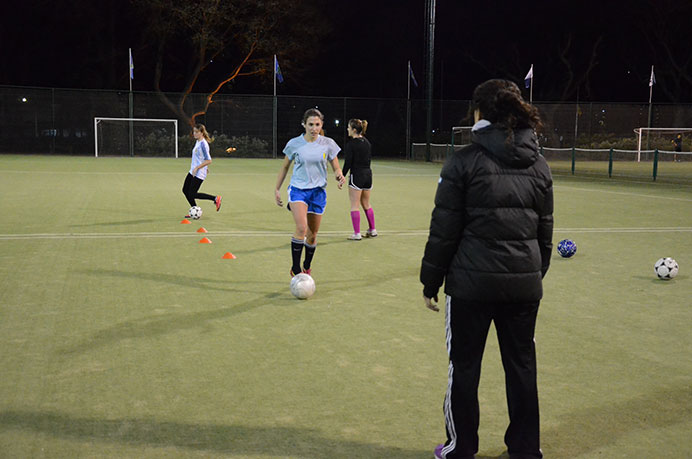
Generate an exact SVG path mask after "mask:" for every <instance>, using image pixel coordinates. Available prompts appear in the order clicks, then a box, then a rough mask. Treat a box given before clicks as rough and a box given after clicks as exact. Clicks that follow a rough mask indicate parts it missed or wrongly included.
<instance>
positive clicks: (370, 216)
mask: <svg viewBox="0 0 692 459" xmlns="http://www.w3.org/2000/svg"><path fill="white" fill-rule="evenodd" d="M365 216H366V217H368V225H369V226H370V230H374V229H375V211H374V210H372V207H371V208H369V209H368V210H366V211H365Z"/></svg>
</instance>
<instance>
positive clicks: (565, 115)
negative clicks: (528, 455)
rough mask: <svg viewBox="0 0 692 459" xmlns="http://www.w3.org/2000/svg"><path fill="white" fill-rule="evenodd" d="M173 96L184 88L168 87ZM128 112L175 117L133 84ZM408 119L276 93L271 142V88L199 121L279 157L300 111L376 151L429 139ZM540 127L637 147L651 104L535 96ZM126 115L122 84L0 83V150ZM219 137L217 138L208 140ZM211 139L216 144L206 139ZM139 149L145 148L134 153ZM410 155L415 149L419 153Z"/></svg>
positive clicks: (56, 139) (80, 133) (442, 129)
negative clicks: (354, 133) (109, 87)
mask: <svg viewBox="0 0 692 459" xmlns="http://www.w3.org/2000/svg"><path fill="white" fill-rule="evenodd" d="M166 96H167V97H168V99H169V100H172V101H178V100H180V98H181V94H174V93H173V94H166ZM132 100H133V104H132V109H133V112H132V117H134V118H157V119H158V118H166V119H170V118H175V115H174V113H173V111H172V110H171V109H170V108H169V107H168V106H167V105H166V104H165V103H164V101H163V98H162V97H161V95H159V94H157V93H151V92H134V93H133V98H132ZM205 102H206V95H205V94H190V95H188V96H187V98H186V101H185V104H184V108H185V110H186V112H187V113H194V112H196V111H197V110H200V109H202V108H203V107H204V104H205ZM410 105H411V111H410V120H409V119H408V118H409V117H408V116H407V100H406V99H372V98H367V99H366V98H342V97H302V96H278V97H277V99H276V106H277V121H276V146H277V147H276V151H275V147H274V98H273V97H272V96H270V95H267V96H264V95H228V94H221V95H216V96H215V97H214V103H213V104H211V105H210V107H209V109H208V111H207V113H206V114H205V115H203V116H201V117H198V118H197V120H198V121H199V122H202V123H203V124H205V125H206V126H207V129H208V130H209V132H210V133H211V134H212V135H213V136H214V137H215V138H216V139H217V140H218V144H217V145H216V146H215V147H213V149H212V153H215V151H214V149H216V150H217V151H216V153H217V154H218V153H219V152H221V151H222V150H224V149H225V148H227V147H235V148H236V149H237V150H236V152H234V155H236V156H245V157H273V156H274V155H278V156H281V150H282V148H283V146H284V145H285V144H286V142H287V141H288V140H289V139H290V138H292V137H295V136H297V135H299V134H300V133H301V132H302V127H301V125H300V122H301V117H302V114H303V112H304V111H305V110H306V109H307V108H310V107H318V108H319V109H320V110H321V111H322V112H323V113H324V114H325V124H324V130H325V133H326V135H328V136H330V137H332V138H333V139H334V140H335V141H336V142H337V143H338V144H339V145H341V146H343V145H344V143H345V141H346V140H347V137H346V123H347V122H348V120H349V119H350V118H360V119H367V120H368V123H369V127H368V138H369V139H370V141H371V143H372V144H373V155H374V156H375V157H379V158H396V159H408V156H407V154H408V153H407V151H408V149H407V145H406V131H407V124H410V132H411V142H412V143H425V142H426V120H427V115H426V107H427V104H426V102H425V101H424V100H412V101H411V104H410ZM468 105H469V102H468V101H464V100H461V101H447V100H443V101H434V102H433V106H432V113H433V116H432V118H433V132H432V142H433V143H438V144H446V143H449V142H450V138H451V128H452V127H453V126H464V125H469V124H471V123H470V120H469V119H468V118H467V112H468ZM536 106H537V107H538V108H539V110H540V112H541V114H542V117H543V120H544V122H545V128H544V129H543V130H542V132H541V133H540V142H541V145H542V146H544V147H546V148H572V147H577V148H593V149H610V148H615V149H624V150H632V149H634V150H636V136H635V134H634V132H633V129H635V128H638V127H642V126H647V125H648V121H647V118H648V111H649V105H648V104H646V103H642V104H616V103H597V102H588V103H579V104H577V103H536ZM129 116H130V105H129V93H128V92H127V91H105V90H101V91H97V90H76V89H56V88H30V87H14V86H0V153H34V154H58V155H60V154H64V155H94V118H95V117H114V118H126V117H129ZM651 125H652V126H653V127H680V128H684V127H688V128H689V127H692V104H688V105H684V104H678V105H665V104H655V105H653V107H652V124H651ZM179 129H180V132H179V147H180V155H181V156H185V155H188V156H189V151H190V148H191V145H192V140H191V138H190V137H189V128H188V127H187V126H186V125H185V124H184V123H183V122H182V121H181V122H180V123H179ZM672 136H673V134H670V135H669V137H671V138H668V137H666V136H661V135H659V136H657V137H655V138H650V139H647V142H648V145H647V147H648V148H647V149H654V148H658V149H661V150H671V151H672V150H673V146H672V145H671V139H672ZM215 143H216V142H215ZM212 145H214V144H212ZM691 146H692V135H690V134H689V133H685V134H684V138H683V151H690V149H691V148H690V147H691ZM141 154H143V155H146V154H147V153H146V151H144V152H141ZM416 159H417V158H416Z"/></svg>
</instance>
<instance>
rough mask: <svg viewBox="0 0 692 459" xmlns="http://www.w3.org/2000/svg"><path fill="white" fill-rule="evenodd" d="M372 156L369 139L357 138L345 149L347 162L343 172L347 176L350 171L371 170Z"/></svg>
mask: <svg viewBox="0 0 692 459" xmlns="http://www.w3.org/2000/svg"><path fill="white" fill-rule="evenodd" d="M371 156H372V147H371V146H370V142H369V141H368V139H366V138H365V137H356V138H354V139H351V140H349V141H348V143H347V144H346V146H345V147H344V157H345V160H344V167H343V169H342V171H341V172H342V173H343V174H344V176H345V175H346V174H348V171H350V170H355V169H370V158H371Z"/></svg>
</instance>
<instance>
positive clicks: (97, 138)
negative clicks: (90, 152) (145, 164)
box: [94, 117, 178, 158]
mask: <svg viewBox="0 0 692 459" xmlns="http://www.w3.org/2000/svg"><path fill="white" fill-rule="evenodd" d="M94 155H95V156H96V157H97V158H98V157H99V156H161V157H176V158H177V157H178V120H171V119H153V118H105V117H95V118H94Z"/></svg>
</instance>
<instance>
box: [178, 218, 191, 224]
mask: <svg viewBox="0 0 692 459" xmlns="http://www.w3.org/2000/svg"><path fill="white" fill-rule="evenodd" d="M180 223H182V224H183V225H189V224H190V220H188V219H187V218H183V221H181V222H180Z"/></svg>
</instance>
